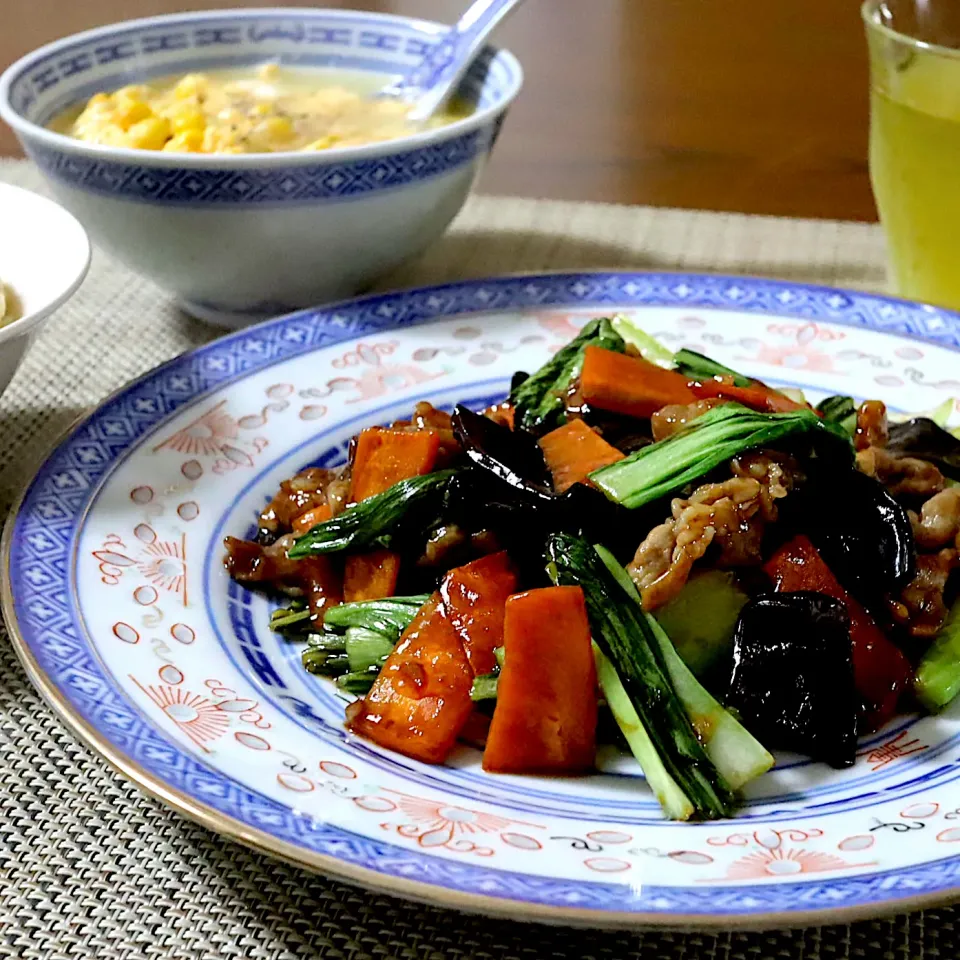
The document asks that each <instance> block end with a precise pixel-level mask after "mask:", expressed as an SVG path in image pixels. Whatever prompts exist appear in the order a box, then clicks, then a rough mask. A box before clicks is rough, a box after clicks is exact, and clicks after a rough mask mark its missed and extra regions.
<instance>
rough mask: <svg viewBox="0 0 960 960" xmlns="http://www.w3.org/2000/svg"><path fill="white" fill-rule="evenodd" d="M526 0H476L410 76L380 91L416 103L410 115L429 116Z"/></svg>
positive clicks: (416, 120)
mask: <svg viewBox="0 0 960 960" xmlns="http://www.w3.org/2000/svg"><path fill="white" fill-rule="evenodd" d="M522 2H523V0H474V3H472V4H470V7H469V8H468V10H467V12H466V13H465V14H464V15H463V16H462V17H461V18H460V19H459V20H458V21H457V22H456V23H455V24H454V25H453V26H452V27H451V28H450V32H449V33H447V34H446V35H445V36H444V37H442V39H440V41H439V42H437V43H435V44H434V45H433V46H432V47H431V48H430V49H429V51H427V55H426V56H425V57H424V58H423V60H422V61H421V62H420V63H419V64H417V66H415V67H414V68H413V69H412V70H410V71H409V73H407V74H406V76H404V77H401V78H400V79H399V80H396V81H394V82H393V83H391V84H390V85H389V86H387V87H385V88H384V89H383V90H381V91H379V93H377V94H376V96H377V97H390V98H396V99H400V100H407V101H409V102H410V103H412V104H413V107H412V108H411V110H410V112H409V113H408V114H407V119H408V120H410V121H412V122H413V123H420V122H423V121H426V120H429V119H430V117H432V116H433V114H435V113H436V112H437V111H438V110H439V109H441V108H442V107H443V106H444V104H445V103H446V102H447V101H448V100H449V99H450V97H451V96H452V95H453V93H454V91H455V90H456V89H457V86H458V85H459V83H460V81H461V79H462V78H463V75H464V74H465V73H466V72H467V70H468V69H469V67H470V64H471V63H473V61H474V58H475V57H476V56H477V54H478V53H479V52H480V50H481V49H482V48H483V45H484V43H486V40H487V37H488V36H489V35H490V34H491V33H492V32H493V30H494V29H496V27H498V26H499V25H500V23H501V22H502V21H503V20H504V18H505V17H506V16H507V15H508V14H510V13H512V12H513V10H514V9H515V8H517V7H519V6H520V4H521V3H522Z"/></svg>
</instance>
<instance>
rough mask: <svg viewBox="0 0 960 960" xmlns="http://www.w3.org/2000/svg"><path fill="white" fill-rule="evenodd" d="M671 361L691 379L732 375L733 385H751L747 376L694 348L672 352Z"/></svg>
mask: <svg viewBox="0 0 960 960" xmlns="http://www.w3.org/2000/svg"><path fill="white" fill-rule="evenodd" d="M673 362H674V363H675V364H676V367H677V370H679V371H680V373H682V374H684V375H686V376H688V377H690V379H691V380H711V379H712V378H713V377H732V378H733V385H734V386H735V387H749V386H752V385H753V381H752V380H751V379H750V378H749V377H745V376H743V374H741V373H737V371H736V370H731V369H730V368H729V367H725V366H724V365H723V364H722V363H717V361H716V360H711V359H710V358H709V357H705V356H704V355H703V354H702V353H697V352H696V351H695V350H687V349H686V348H684V349H683V350H678V351H677V352H676V353H675V354H674V357H673Z"/></svg>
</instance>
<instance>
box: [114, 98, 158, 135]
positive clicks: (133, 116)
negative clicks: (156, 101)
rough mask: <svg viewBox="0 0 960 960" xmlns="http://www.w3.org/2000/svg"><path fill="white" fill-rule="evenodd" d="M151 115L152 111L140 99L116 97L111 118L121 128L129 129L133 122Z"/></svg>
mask: <svg viewBox="0 0 960 960" xmlns="http://www.w3.org/2000/svg"><path fill="white" fill-rule="evenodd" d="M151 116H153V111H152V110H151V109H150V108H149V107H148V106H147V105H146V104H145V103H144V102H143V101H142V100H131V99H130V98H129V97H118V98H117V105H116V108H115V109H114V111H113V119H114V121H115V122H116V123H117V125H118V126H119V127H120V128H121V129H122V130H125V131H126V130H129V129H130V128H131V127H132V126H133V125H134V124H135V123H139V122H140V121H141V120H146V119H148V118H149V117H151Z"/></svg>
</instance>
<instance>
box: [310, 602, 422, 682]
mask: <svg viewBox="0 0 960 960" xmlns="http://www.w3.org/2000/svg"><path fill="white" fill-rule="evenodd" d="M428 599H429V598H428V597H427V596H415V597H387V598H385V599H383V600H362V601H358V602H357V603H341V604H340V605H339V606H336V607H330V608H329V609H328V610H327V611H326V613H325V614H324V617H323V626H324V630H323V632H322V633H315V632H311V633H309V634H307V638H306V639H307V646H306V648H305V649H304V651H303V654H302V660H303V666H304V668H305V669H306V670H307V671H309V672H310V673H316V674H320V675H322V676H325V677H337V678H338V680H337V682H338V683H340V686H341V687H342V688H343V689H344V690H348V691H350V692H351V693H365V692H366V690H368V689H369V688H370V686H371V685H372V683H373V681H374V680H375V679H376V676H377V674H378V673H379V672H380V668H381V667H382V666H383V664H384V663H385V662H386V659H387V657H388V656H390V654H391V652H392V651H393V648H394V645H395V644H396V642H397V640H399V639H400V635H401V634H402V633H403V631H404V630H406V629H407V627H408V626H409V625H410V623H411V622H412V620H413V618H414V617H415V616H416V615H417V611H418V610H419V609H420V608H421V607H422V606H423V605H424V604H425V603H426V602H427V600H428ZM364 684H366V686H364Z"/></svg>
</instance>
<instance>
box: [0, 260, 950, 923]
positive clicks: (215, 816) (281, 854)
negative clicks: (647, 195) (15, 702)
mask: <svg viewBox="0 0 960 960" xmlns="http://www.w3.org/2000/svg"><path fill="white" fill-rule="evenodd" d="M589 275H603V276H609V277H621V278H622V277H639V278H656V277H676V278H680V277H689V278H693V279H698V280H701V281H702V280H711V281H714V282H724V281H729V282H732V283H738V282H739V283H745V284H751V283H762V284H767V285H772V286H775V287H776V286H780V287H784V288H791V289H794V290H798V289H799V290H811V291H816V292H820V293H824V292H836V293H837V294H840V295H842V296H850V295H854V296H860V297H866V298H869V299H871V300H874V301H881V302H891V303H894V304H900V305H903V306H908V307H912V308H917V307H920V308H929V309H932V310H934V311H937V312H941V313H944V314H947V315H950V316H952V317H953V318H955V322H956V323H957V325H958V327H960V314H958V313H956V312H954V311H950V310H947V309H945V308H940V307H934V306H932V305H927V304H923V303H920V302H917V301H911V300H907V299H905V298H900V297H893V296H887V295H885V294H875V293H873V292H871V291H862V290H853V289H848V288H843V287H836V286H831V285H822V284H810V283H802V282H792V281H789V280H777V279H774V278H767V277H758V276H748V275H744V274H724V273H702V272H694V271H687V270H614V269H602V268H599V269H592V270H554V271H546V270H543V271H531V272H522V273H510V274H501V275H497V276H493V277H478V278H470V279H467V280H459V281H448V282H445V283H442V284H431V285H423V286H419V287H409V288H398V289H396V290H390V291H384V292H377V293H373V294H367V295H364V296H360V297H351V298H346V299H343V300H340V301H337V302H335V303H330V304H322V305H319V306H317V307H310V308H305V309H302V310H297V311H293V312H291V313H288V314H285V315H283V316H280V317H275V318H271V319H268V320H265V321H262V322H261V323H258V324H255V325H254V326H252V327H246V328H243V329H241V330H238V331H234V332H231V333H229V334H227V335H225V336H223V337H218V338H215V339H214V340H211V341H209V342H208V343H206V344H201V345H200V346H198V347H194V348H191V349H188V350H185V351H183V352H182V353H180V354H178V355H176V356H174V357H172V358H170V359H169V360H166V361H164V362H162V363H160V364H158V365H157V366H155V367H153V368H151V369H149V370H147V371H145V372H144V373H142V374H140V375H138V376H136V377H134V378H132V379H131V380H129V381H127V382H126V383H124V384H122V385H121V386H119V387H118V388H117V389H116V390H114V391H111V392H110V393H109V394H108V395H107V396H105V397H103V398H102V399H101V400H100V401H99V402H97V403H96V404H93V405H91V406H90V408H88V409H87V410H86V411H84V412H83V413H82V414H80V415H79V416H78V417H76V418H75V419H74V420H73V421H71V423H69V424H68V425H67V426H66V427H65V428H63V430H62V431H60V432H59V433H58V435H57V436H56V437H55V438H54V440H53V441H52V442H51V443H50V444H48V445H46V446H45V449H44V450H43V451H42V453H41V454H40V455H39V456H38V457H36V458H35V460H34V463H33V465H32V466H31V469H30V471H29V473H28V474H27V476H28V479H27V480H26V481H25V483H24V484H23V487H22V489H21V490H20V492H19V493H18V495H17V497H16V498H15V501H14V502H13V504H12V505H11V507H10V510H9V513H8V515H7V518H6V520H5V523H4V527H3V533H2V538H0V610H2V613H3V618H4V621H5V623H6V627H7V631H8V635H9V637H10V641H11V645H12V647H13V649H14V651H15V653H16V654H17V657H18V659H19V661H20V663H21V665H22V666H23V668H24V671H25V672H26V674H27V677H28V679H29V680H30V682H31V683H32V684H33V686H34V687H35V688H36V689H37V690H38V692H39V693H40V694H41V697H42V699H43V700H44V702H45V703H46V704H47V705H48V706H50V707H51V708H52V710H53V711H54V714H55V715H56V716H57V717H58V718H59V719H60V721H61V722H63V724H64V725H65V726H66V727H67V729H68V730H69V731H70V732H71V734H73V735H74V736H75V737H77V739H78V740H79V741H80V742H81V743H83V744H84V745H85V746H87V747H89V748H90V749H92V750H93V751H95V752H96V753H97V754H99V755H100V757H102V758H103V759H104V760H105V761H106V762H107V764H108V766H109V767H110V768H111V769H112V770H113V771H114V772H116V773H119V774H120V775H121V776H122V777H123V778H124V779H126V780H127V781H128V782H131V783H132V784H134V785H135V786H136V787H137V788H138V789H140V790H141V791H143V792H144V793H146V794H147V795H148V796H150V797H151V798H153V799H154V800H159V801H160V802H162V803H164V804H165V805H167V806H168V807H170V808H172V809H174V810H175V811H176V812H177V813H179V814H180V815H182V816H184V817H186V818H187V819H188V820H190V821H192V822H193V823H196V824H199V825H200V826H202V827H204V828H205V829H208V830H211V831H212V832H214V833H217V834H220V835H222V836H225V837H227V838H229V839H231V840H233V841H236V842H239V843H242V844H244V845H245V846H247V847H248V848H251V849H253V850H255V851H257V852H258V853H263V854H267V855H269V856H272V857H276V858H278V859H280V860H282V861H284V862H286V863H288V864H291V865H293V866H296V867H300V868H306V869H309V870H311V871H313V872H316V873H319V874H321V875H324V876H328V877H331V878H333V879H335V880H339V881H345V882H347V883H351V884H354V885H356V886H359V887H362V888H364V889H367V890H371V891H374V892H376V893H382V894H387V895H390V896H394V897H398V898H401V899H407V900H413V901H416V902H420V903H425V904H429V905H431V906H435V907H440V908H446V909H454V910H458V911H461V912H465V913H469V914H474V915H484V916H493V917H498V918H507V919H514V920H521V921H536V922H541V923H547V924H555V925H563V926H576V927H593V928H597V929H611V930H625V929H651V930H652V929H660V930H663V929H670V930H701V931H717V930H733V929H736V930H768V929H771V928H774V927H776V928H798V927H806V926H811V925H816V926H820V925H823V924H825V923H850V922H856V921H858V920H864V919H872V918H879V917H884V916H891V915H894V914H898V913H903V912H907V911H912V910H917V909H928V908H934V907H937V906H943V905H947V904H950V903H954V902H956V901H957V900H958V899H960V886H953V887H950V888H943V889H941V890H937V891H932V892H927V893H919V894H911V895H907V896H903V897H896V898H893V899H889V898H888V899H884V900H882V901H875V902H873V901H867V902H861V903H858V904H853V905H844V906H837V907H819V908H816V909H813V908H808V909H805V910H802V911H789V912H788V911H783V910H777V911H767V912H762V913H755V914H751V913H730V914H726V913H704V914H700V913H693V914H691V913H676V912H674V913H664V912H641V911H636V912H634V911H603V910H597V909H592V908H583V907H573V906H558V905H548V904H543V903H536V902H531V901H524V900H517V899H508V898H503V897H496V896H487V895H484V894H478V893H471V892H465V891H462V890H456V889H452V888H450V887H446V886H441V885H439V884H435V883H427V882H424V881H419V880H411V879H409V878H407V877H400V876H395V875H391V874H389V873H385V872H381V871H378V870H376V869H374V868H372V867H365V866H360V865H357V864H352V863H350V862H348V861H346V860H342V859H339V858H337V857H335V856H332V855H330V854H325V853H320V852H318V851H314V850H310V849H308V848H306V847H304V846H298V845H297V844H294V843H291V842H289V841H287V840H283V839H281V838H279V837H276V836H275V835H273V834H271V833H269V832H268V831H266V830H263V829H259V828H256V827H253V826H250V825H249V824H247V823H244V822H243V821H241V820H240V819H238V818H236V817H234V816H232V815H230V814H227V813H223V812H221V811H219V810H217V809H215V808H214V807H213V806H211V805H209V804H207V803H206V802H204V801H202V800H199V799H197V798H196V797H194V796H191V795H190V794H188V793H186V792H184V791H182V790H180V789H179V788H177V787H175V786H173V785H171V784H170V783H168V782H166V781H165V780H164V779H163V778H162V777H161V776H160V775H159V774H155V773H152V772H151V771H149V770H147V769H145V768H143V767H141V765H140V764H139V763H138V762H137V761H136V760H134V759H133V758H132V757H130V756H128V755H127V754H125V753H124V751H123V750H122V749H121V748H120V747H119V746H116V745H114V744H113V743H111V742H110V740H109V738H108V737H107V736H106V735H105V734H103V733H101V732H100V731H99V730H98V729H97V728H96V727H94V726H93V725H92V724H91V723H90V722H89V721H88V720H87V719H86V718H85V717H83V716H82V714H81V713H80V711H79V710H78V709H77V708H75V707H74V706H73V705H72V704H71V703H70V702H69V700H68V699H67V698H66V697H65V696H64V695H63V694H62V693H61V692H60V690H59V688H58V686H57V684H56V683H55V682H54V680H53V679H52V678H51V677H50V676H49V675H48V674H47V673H46V672H45V671H44V669H43V667H42V666H41V665H40V663H39V662H38V660H37V659H36V657H35V656H34V653H33V651H32V650H31V648H30V646H29V644H28V643H27V641H26V640H25V638H24V636H23V634H22V632H21V630H20V624H19V618H18V616H17V611H16V603H15V596H14V587H13V577H12V571H11V559H12V556H11V554H12V547H13V540H14V532H15V528H16V524H17V520H18V518H19V516H20V513H21V510H22V508H23V505H24V502H25V500H26V498H27V496H28V495H29V493H30V491H31V490H32V488H33V486H34V483H35V481H36V480H37V478H38V477H39V475H40V473H41V472H42V469H43V466H44V465H45V464H46V462H47V460H48V459H49V458H50V457H51V455H52V454H54V453H55V452H56V451H57V450H58V449H59V448H60V447H61V446H62V445H63V444H64V443H65V442H66V441H67V440H68V439H69V438H70V437H71V436H73V435H74V434H75V433H76V432H77V431H78V429H79V428H80V427H81V426H82V425H83V424H84V423H86V422H88V421H90V420H91V419H92V418H93V417H94V416H95V415H96V414H97V412H98V411H99V410H101V409H102V408H103V407H104V406H106V405H107V404H109V403H110V402H112V401H113V400H115V399H117V398H118V397H119V396H121V395H122V394H124V393H126V392H127V391H129V390H131V389H132V388H134V387H135V386H137V385H138V384H141V383H143V382H145V381H147V380H149V379H152V378H154V377H155V376H157V374H158V373H160V372H161V371H163V370H164V369H165V368H167V367H169V366H172V365H174V364H176V363H178V362H179V361H181V360H182V359H183V358H185V357H188V356H191V355H195V354H197V353H200V352H202V351H204V350H206V349H207V348H209V347H211V346H214V345H216V344H223V343H225V342H227V341H230V340H235V339H242V338H243V337H244V336H247V335H249V333H250V332H251V331H254V330H258V329H261V328H265V327H268V326H271V325H278V326H280V325H282V324H283V323H284V322H289V321H291V320H294V319H296V318H300V317H308V316H313V315H315V314H316V313H318V312H324V313H327V312H335V311H336V309H337V308H340V307H344V306H347V305H357V304H360V303H363V302H370V303H372V302H377V301H380V300H384V299H390V298H391V297H395V296H398V295H402V294H411V293H421V294H422V293H425V292H428V291H443V290H448V289H450V288H454V287H460V288H462V287H471V286H478V285H482V284H484V283H490V282H494V281H504V280H511V279H514V280H516V279H533V278H536V277H542V278H545V279H546V278H554V279H555V278H557V277H569V278H571V279H573V278H576V277H579V276H589ZM565 305H566V306H569V307H571V308H579V307H581V306H584V307H585V306H589V305H590V304H586V303H584V304H577V303H575V302H573V301H571V302H569V303H567V304H565ZM517 306H522V305H517ZM529 306H530V307H531V308H536V307H537V306H538V305H536V304H530V305H529ZM539 306H540V308H541V309H551V308H553V309H556V308H557V305H556V304H543V305H539ZM691 306H693V304H691ZM701 306H702V305H701ZM597 307H598V309H599V307H600V305H599V304H598V305H597ZM497 309H498V308H497V307H496V306H493V307H487V306H485V305H481V308H480V309H479V310H476V311H459V312H457V311H454V312H452V313H450V314H443V315H441V316H438V317H434V318H428V319H423V320H417V321H414V322H413V323H410V324H407V325H405V326H404V327H395V328H391V327H385V328H384V329H383V330H382V331H380V332H381V333H388V332H391V331H392V332H396V333H401V332H402V331H403V330H404V329H406V328H407V327H412V326H418V325H422V324H424V323H430V322H436V321H438V320H442V319H449V318H453V317H456V316H469V315H471V314H475V313H484V312H491V311H492V310H497ZM500 309H503V310H510V309H516V306H515V307H513V308H511V307H510V306H505V307H502V308H500ZM713 309H718V308H717V307H713ZM719 309H724V308H723V307H720V308H719ZM725 309H729V310H732V311H736V310H738V309H740V310H742V309H743V308H742V307H741V306H740V305H739V304H737V303H735V302H731V303H730V304H729V306H727V307H726V308H725ZM782 309H783V310H784V313H782V314H780V315H781V316H787V315H788V309H789V308H788V306H787V305H786V304H783V305H782ZM746 312H754V311H746ZM756 312H758V313H759V314H760V315H763V314H764V313H765V311H756ZM768 315H776V314H768ZM797 318H798V319H800V318H799V317H797ZM821 319H822V320H823V322H839V323H840V325H850V326H854V327H858V326H860V325H857V324H849V323H847V324H844V323H843V321H840V320H838V319H837V318H821ZM864 327H865V328H866V329H873V330H874V332H879V333H887V334H888V335H893V336H897V337H900V338H904V337H906V338H910V339H921V340H923V341H924V342H926V343H931V344H934V345H937V346H940V347H943V348H945V349H951V347H949V346H948V345H946V344H944V343H941V342H939V341H938V340H936V339H934V338H932V337H919V336H916V335H914V336H912V337H911V335H910V334H904V333H902V332H899V331H883V330H878V329H876V328H873V327H869V326H866V325H864ZM365 335H368V334H367V333H355V332H353V331H350V332H346V333H345V335H344V336H343V337H342V338H339V339H338V340H335V341H332V343H331V344H328V345H332V344H333V343H349V342H353V341H356V340H359V339H361V338H362V337H363V336H365ZM952 349H954V350H957V348H956V347H954V348H952ZM957 352H960V351H957ZM284 359H285V358H277V360H276V361H275V362H283V360H284ZM259 369H263V368H259ZM252 372H254V371H249V372H248V371H240V372H238V373H237V374H236V375H235V376H233V377H230V378H228V379H226V380H224V381H222V382H220V383H218V384H217V385H216V386H214V387H212V388H210V389H209V390H205V391H201V392H198V393H196V394H193V395H192V396H191V398H190V402H195V401H196V400H197V399H200V398H202V397H203V396H205V395H206V394H207V393H211V392H213V391H215V390H218V389H222V388H223V387H225V386H227V385H228V384H231V383H234V382H236V381H237V380H240V379H243V378H244V377H245V376H246V375H248V373H252ZM175 415H176V413H175V412H174V413H173V414H170V415H168V416H175ZM165 739H166V738H165ZM168 742H170V743H171V744H173V745H174V746H175V747H176V748H177V749H178V750H181V749H182V748H181V745H179V744H177V743H176V741H168ZM940 859H941V860H950V859H954V857H946V858H940ZM935 862H937V861H930V863H931V864H933V863H935ZM882 872H883V871H880V873H882ZM850 879H851V881H853V880H856V879H858V878H857V877H851V878H850Z"/></svg>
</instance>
